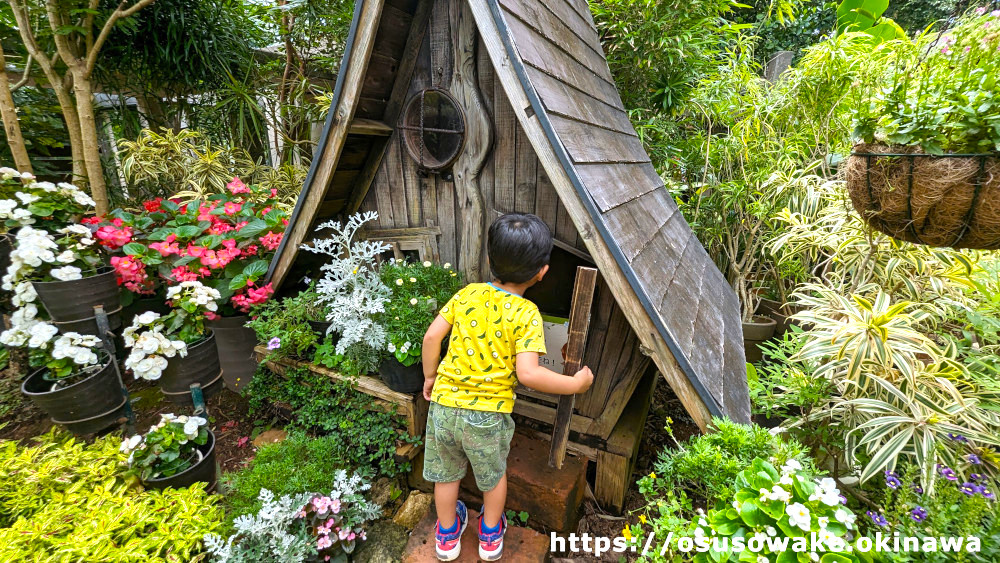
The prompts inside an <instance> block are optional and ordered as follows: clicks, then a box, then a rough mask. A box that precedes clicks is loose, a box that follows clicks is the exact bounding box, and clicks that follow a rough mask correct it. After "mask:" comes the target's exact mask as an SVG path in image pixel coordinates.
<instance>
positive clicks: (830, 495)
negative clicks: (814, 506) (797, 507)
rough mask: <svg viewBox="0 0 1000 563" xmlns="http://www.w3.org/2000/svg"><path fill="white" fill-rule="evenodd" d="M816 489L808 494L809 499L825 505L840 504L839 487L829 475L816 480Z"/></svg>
mask: <svg viewBox="0 0 1000 563" xmlns="http://www.w3.org/2000/svg"><path fill="white" fill-rule="evenodd" d="M816 485H817V487H816V491H815V492H814V493H813V494H812V495H810V496H809V500H810V501H814V500H818V501H820V502H822V503H823V504H825V505H827V506H839V505H840V489H838V488H837V482H836V481H834V480H833V479H831V478H830V477H824V478H823V479H820V480H819V481H817V482H816Z"/></svg>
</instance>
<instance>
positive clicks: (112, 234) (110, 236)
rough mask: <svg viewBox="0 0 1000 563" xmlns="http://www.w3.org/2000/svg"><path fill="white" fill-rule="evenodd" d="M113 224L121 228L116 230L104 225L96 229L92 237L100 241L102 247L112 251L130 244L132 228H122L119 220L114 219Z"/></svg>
mask: <svg viewBox="0 0 1000 563" xmlns="http://www.w3.org/2000/svg"><path fill="white" fill-rule="evenodd" d="M115 223H116V225H117V226H119V227H121V228H120V229H118V228H115V227H114V226H111V225H105V226H103V227H101V228H99V229H97V232H96V233H94V237H95V238H96V239H97V240H99V241H100V243H101V245H102V246H105V247H107V248H110V249H112V250H115V249H118V248H121V247H123V246H125V245H126V244H128V243H130V242H132V228H131V227H122V226H121V219H115Z"/></svg>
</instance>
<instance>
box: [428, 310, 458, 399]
mask: <svg viewBox="0 0 1000 563" xmlns="http://www.w3.org/2000/svg"><path fill="white" fill-rule="evenodd" d="M450 330H451V323H449V322H448V321H447V320H445V318H444V317H442V316H441V315H438V316H437V317H436V318H435V319H434V322H432V323H431V326H429V327H427V332H426V333H424V344H423V348H421V354H422V358H421V360H422V361H423V364H424V398H425V399H427V400H428V401H430V400H431V389H433V388H434V380H435V379H437V369H438V364H439V363H441V343H442V342H444V338H445V337H446V336H448V331H450Z"/></svg>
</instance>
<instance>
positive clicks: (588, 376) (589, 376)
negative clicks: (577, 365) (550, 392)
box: [573, 366, 594, 394]
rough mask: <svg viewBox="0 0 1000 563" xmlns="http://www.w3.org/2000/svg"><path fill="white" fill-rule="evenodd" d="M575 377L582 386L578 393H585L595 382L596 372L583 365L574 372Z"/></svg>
mask: <svg viewBox="0 0 1000 563" xmlns="http://www.w3.org/2000/svg"><path fill="white" fill-rule="evenodd" d="M573 379H574V380H575V381H576V382H577V384H578V385H579V386H580V388H579V389H578V390H577V392H576V393H577V394H580V393H583V392H584V391H586V390H587V389H590V386H591V385H592V384H593V383H594V373H593V372H592V371H590V368H588V367H587V366H583V368H582V369H580V371H578V372H576V373H574V374H573Z"/></svg>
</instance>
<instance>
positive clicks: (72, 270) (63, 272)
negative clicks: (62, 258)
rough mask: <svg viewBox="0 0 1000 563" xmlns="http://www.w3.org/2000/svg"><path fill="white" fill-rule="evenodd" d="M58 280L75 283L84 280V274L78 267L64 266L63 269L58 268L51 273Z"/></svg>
mask: <svg viewBox="0 0 1000 563" xmlns="http://www.w3.org/2000/svg"><path fill="white" fill-rule="evenodd" d="M49 273H51V274H52V277H54V278H55V279H57V280H60V281H73V280H79V279H83V274H82V272H81V270H80V268H77V267H76V266H63V267H62V268H56V269H54V270H52V271H51V272H49Z"/></svg>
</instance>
